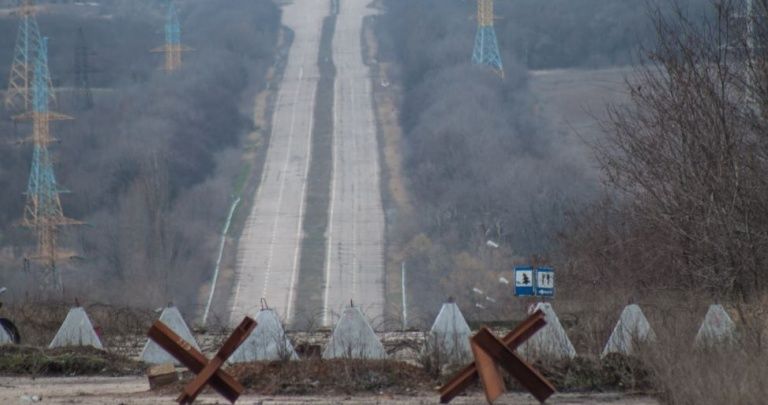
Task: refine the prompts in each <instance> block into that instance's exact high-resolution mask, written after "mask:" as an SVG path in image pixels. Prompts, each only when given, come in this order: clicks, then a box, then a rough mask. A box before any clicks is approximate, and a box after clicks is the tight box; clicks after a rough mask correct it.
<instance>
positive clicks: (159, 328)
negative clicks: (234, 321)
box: [147, 317, 256, 404]
mask: <svg viewBox="0 0 768 405" xmlns="http://www.w3.org/2000/svg"><path fill="white" fill-rule="evenodd" d="M255 327H256V321H254V320H253V319H251V318H249V317H245V319H243V322H241V323H240V325H239V326H238V327H237V328H235V330H234V331H233V332H232V334H231V335H230V336H229V337H228V338H227V340H226V341H225V342H224V344H223V345H222V346H221V348H220V349H219V351H218V353H216V355H215V356H214V357H213V358H212V359H211V360H210V361H208V359H207V358H206V357H205V356H204V355H203V354H202V353H200V352H199V351H198V350H197V349H195V348H194V347H193V346H192V345H190V344H189V343H187V341H186V340H184V339H182V338H181V337H180V336H179V335H177V334H176V333H174V332H173V331H172V330H171V328H169V327H168V326H166V325H165V324H164V323H163V322H161V321H156V322H155V323H154V324H153V325H152V327H151V328H150V329H149V332H147V336H149V338H150V339H152V340H154V341H155V343H157V344H158V345H159V346H160V347H162V348H163V349H165V351H167V352H168V353H170V354H171V355H172V356H173V357H175V358H176V359H177V360H178V361H179V362H180V363H181V364H183V365H184V366H185V367H187V368H188V369H189V370H190V371H192V372H193V373H195V374H197V376H196V377H195V379H194V380H192V381H191V382H190V383H189V384H187V385H186V386H185V387H184V390H183V391H182V392H181V395H179V397H178V398H177V399H176V401H178V403H179V404H191V403H192V402H193V401H194V400H195V398H197V396H198V395H200V392H202V391H203V388H205V386H206V385H209V384H210V385H211V387H213V389H215V390H216V391H218V393H219V394H221V395H222V396H224V398H226V399H227V400H229V402H232V403H234V402H235V401H236V400H237V398H239V397H240V394H242V393H243V390H244V387H243V385H242V384H240V382H239V381H237V380H236V379H235V378H234V377H232V375H231V374H229V373H228V372H226V371H225V370H222V369H221V366H222V365H224V362H226V361H227V359H228V358H229V356H231V355H232V353H234V352H235V350H237V348H238V347H239V346H240V345H241V344H242V343H243V342H244V341H245V339H246V338H247V337H248V335H250V334H251V332H252V331H253V329H254V328H255Z"/></svg>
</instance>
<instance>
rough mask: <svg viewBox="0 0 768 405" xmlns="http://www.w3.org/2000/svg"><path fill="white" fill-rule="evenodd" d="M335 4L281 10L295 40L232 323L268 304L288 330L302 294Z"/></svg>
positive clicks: (242, 249)
mask: <svg viewBox="0 0 768 405" xmlns="http://www.w3.org/2000/svg"><path fill="white" fill-rule="evenodd" d="M329 7H330V6H329V2H328V1H324V0H296V1H293V2H291V3H288V4H286V5H285V6H284V7H283V25H285V26H287V27H288V28H290V29H292V30H293V32H294V38H293V43H292V45H291V48H290V50H289V54H288V62H287V65H286V68H285V72H284V75H283V79H282V82H281V84H280V88H279V90H278V95H277V100H276V105H275V110H274V114H273V117H272V131H271V135H270V140H269V146H268V150H267V157H266V161H265V164H264V169H263V172H262V178H261V183H260V185H259V188H258V191H257V192H256V196H255V198H254V202H253V206H252V210H251V212H250V214H249V216H248V219H247V222H246V225H245V228H244V230H243V234H242V236H241V237H240V241H239V244H238V249H237V265H236V276H235V277H236V281H235V288H234V292H233V295H232V301H231V311H230V323H232V324H237V323H239V322H240V320H241V319H242V317H243V316H244V315H248V314H250V315H254V314H255V312H256V311H258V310H259V308H260V304H259V302H260V299H261V298H262V297H263V298H265V299H266V301H267V303H268V305H269V306H270V307H272V308H274V309H275V310H276V311H277V312H278V313H279V314H280V315H281V316H282V317H283V318H284V320H285V321H286V322H290V318H291V316H292V310H293V309H292V306H293V303H294V299H295V296H296V294H297V293H298V292H297V291H295V285H296V280H297V279H298V268H299V258H300V257H299V255H300V254H301V251H300V249H301V240H302V218H303V215H304V208H305V199H306V198H305V197H306V189H307V170H308V168H309V159H310V155H311V135H312V123H313V112H314V103H315V90H316V87H317V80H318V68H317V57H318V50H319V41H320V34H321V29H322V22H323V18H324V17H325V16H326V15H328V12H329Z"/></svg>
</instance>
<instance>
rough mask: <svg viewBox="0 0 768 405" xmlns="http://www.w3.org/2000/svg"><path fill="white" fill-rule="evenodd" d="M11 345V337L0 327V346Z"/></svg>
mask: <svg viewBox="0 0 768 405" xmlns="http://www.w3.org/2000/svg"><path fill="white" fill-rule="evenodd" d="M11 343H13V340H12V339H11V336H10V335H9V334H8V332H6V331H5V328H3V327H2V326H0V345H7V344H11Z"/></svg>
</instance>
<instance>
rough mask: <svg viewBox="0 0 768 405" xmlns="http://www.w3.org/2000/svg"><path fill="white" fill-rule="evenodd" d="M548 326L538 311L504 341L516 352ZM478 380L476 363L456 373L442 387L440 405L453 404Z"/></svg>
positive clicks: (541, 313)
mask: <svg viewBox="0 0 768 405" xmlns="http://www.w3.org/2000/svg"><path fill="white" fill-rule="evenodd" d="M546 324H547V322H546V321H545V320H544V312H542V311H541V310H538V311H536V312H534V313H533V314H531V316H529V317H528V318H526V319H525V320H524V321H523V322H521V323H520V324H519V325H517V327H515V329H513V330H512V331H511V332H509V333H508V334H507V335H506V336H504V338H503V339H502V340H503V341H504V344H506V345H507V347H509V348H510V349H511V350H515V349H517V348H518V347H519V346H520V345H521V344H523V342H525V341H526V340H528V338H530V337H531V336H533V335H534V334H535V333H536V332H538V331H539V330H540V329H541V328H543V327H544V325H546ZM477 378H478V374H477V368H476V367H475V363H471V364H469V365H468V366H466V367H464V368H463V369H461V371H459V372H458V373H456V375H455V376H454V377H453V378H451V380H450V381H449V382H448V383H446V384H445V385H443V386H442V387H440V390H439V392H440V403H441V404H447V403H449V402H451V400H453V399H454V398H456V396H457V395H459V394H460V393H462V392H463V391H464V390H466V389H467V388H469V386H470V385H472V384H473V383H474V382H475V381H477Z"/></svg>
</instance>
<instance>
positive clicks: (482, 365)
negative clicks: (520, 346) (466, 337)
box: [469, 339, 506, 404]
mask: <svg viewBox="0 0 768 405" xmlns="http://www.w3.org/2000/svg"><path fill="white" fill-rule="evenodd" d="M469 345H470V347H471V348H472V354H473V355H474V357H475V366H476V367H477V374H478V375H479V376H480V382H481V383H482V384H483V389H484V391H485V399H487V400H488V403H489V404H493V401H495V400H496V399H497V398H499V397H500V396H501V395H502V394H504V391H506V387H505V386H504V379H503V378H502V377H501V372H500V370H499V366H498V365H497V364H496V362H495V360H494V359H493V358H492V357H491V356H489V355H488V353H486V352H485V351H484V350H483V349H482V348H481V347H480V346H478V345H477V343H475V342H474V341H473V340H471V339H470V341H469Z"/></svg>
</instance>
